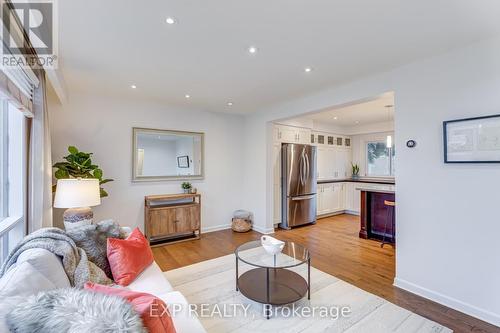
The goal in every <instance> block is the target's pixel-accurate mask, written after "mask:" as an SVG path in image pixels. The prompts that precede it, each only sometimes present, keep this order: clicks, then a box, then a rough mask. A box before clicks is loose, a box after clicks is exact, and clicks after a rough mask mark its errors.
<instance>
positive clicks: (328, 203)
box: [317, 183, 343, 215]
mask: <svg viewBox="0 0 500 333" xmlns="http://www.w3.org/2000/svg"><path fill="white" fill-rule="evenodd" d="M342 197H343V186H342V183H331V184H320V185H318V195H317V215H326V214H332V213H336V212H340V211H342V210H343V209H342V202H343V199H342Z"/></svg>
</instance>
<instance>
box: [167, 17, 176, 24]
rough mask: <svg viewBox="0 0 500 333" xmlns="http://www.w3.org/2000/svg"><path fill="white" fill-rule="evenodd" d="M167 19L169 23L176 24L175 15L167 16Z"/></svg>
mask: <svg viewBox="0 0 500 333" xmlns="http://www.w3.org/2000/svg"><path fill="white" fill-rule="evenodd" d="M165 21H166V22H167V24H174V23H175V19H174V18H173V17H167V19H166V20H165Z"/></svg>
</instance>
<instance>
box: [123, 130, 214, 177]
mask: <svg viewBox="0 0 500 333" xmlns="http://www.w3.org/2000/svg"><path fill="white" fill-rule="evenodd" d="M204 136H205V135H204V133H198V132H184V131H170V130H158V129H149V128H137V127H134V128H133V144H132V146H133V148H132V149H133V153H132V155H133V170H132V180H133V181H160V180H189V179H202V178H203V176H204V174H203V169H204V157H203V154H204V152H203V151H204Z"/></svg>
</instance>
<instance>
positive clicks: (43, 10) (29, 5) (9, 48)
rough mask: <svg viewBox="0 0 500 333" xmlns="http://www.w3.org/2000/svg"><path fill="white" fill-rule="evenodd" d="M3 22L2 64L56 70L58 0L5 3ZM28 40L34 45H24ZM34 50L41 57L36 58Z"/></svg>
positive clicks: (19, 0)
mask: <svg viewBox="0 0 500 333" xmlns="http://www.w3.org/2000/svg"><path fill="white" fill-rule="evenodd" d="M2 20H3V29H2V33H3V38H2V39H3V54H2V57H3V59H2V65H4V66H9V65H13V64H14V62H16V63H17V65H22V66H31V67H50V68H54V67H55V63H56V60H57V55H56V53H57V17H56V3H55V1H54V0H38V1H34V2H27V1H22V0H18V1H12V2H9V3H4V4H3V5H2ZM21 29H23V30H24V32H23V31H22V30H21ZM26 37H27V39H28V40H29V42H30V43H29V44H31V45H26V44H25V43H24V39H25V38H26ZM29 48H31V50H30V49H29ZM33 50H34V51H35V52H36V54H37V56H36V57H33V52H32V51H33ZM23 57H24V60H23ZM6 58H7V59H8V61H6Z"/></svg>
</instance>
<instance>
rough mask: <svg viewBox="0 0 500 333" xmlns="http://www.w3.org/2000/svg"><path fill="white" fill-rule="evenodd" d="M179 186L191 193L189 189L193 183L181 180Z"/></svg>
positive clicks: (185, 191)
mask: <svg viewBox="0 0 500 333" xmlns="http://www.w3.org/2000/svg"><path fill="white" fill-rule="evenodd" d="M181 187H182V189H183V190H184V193H191V189H192V188H193V185H191V183H190V182H183V183H182V184H181Z"/></svg>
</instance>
